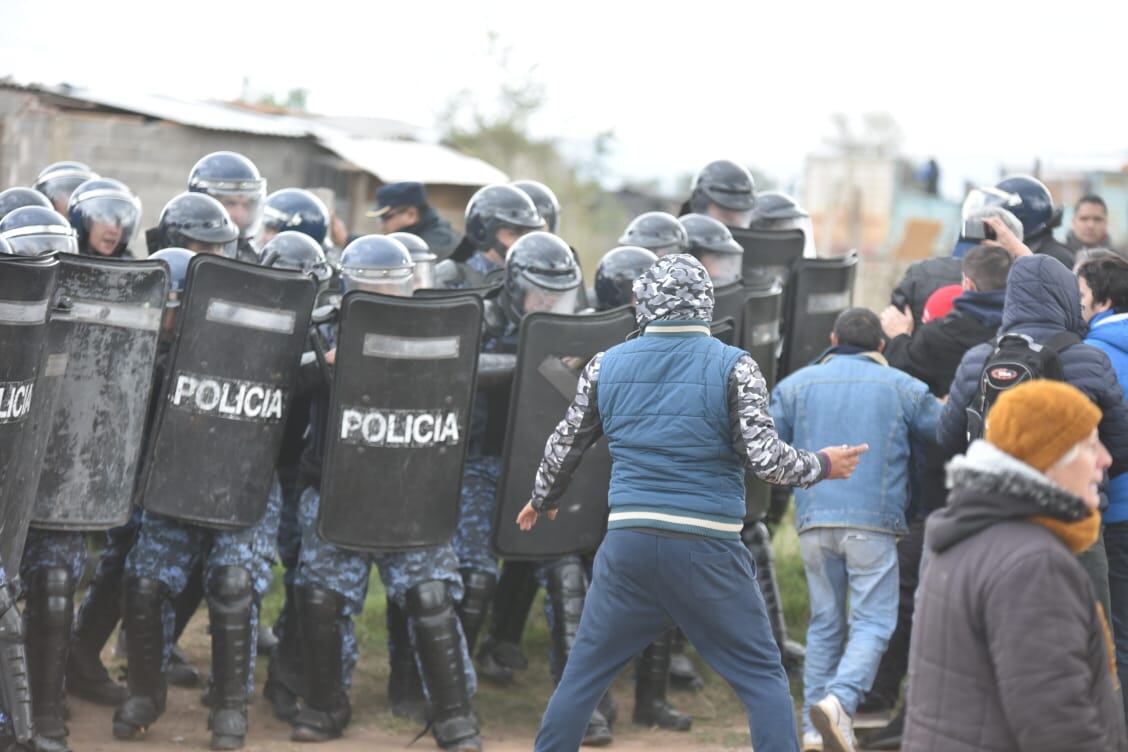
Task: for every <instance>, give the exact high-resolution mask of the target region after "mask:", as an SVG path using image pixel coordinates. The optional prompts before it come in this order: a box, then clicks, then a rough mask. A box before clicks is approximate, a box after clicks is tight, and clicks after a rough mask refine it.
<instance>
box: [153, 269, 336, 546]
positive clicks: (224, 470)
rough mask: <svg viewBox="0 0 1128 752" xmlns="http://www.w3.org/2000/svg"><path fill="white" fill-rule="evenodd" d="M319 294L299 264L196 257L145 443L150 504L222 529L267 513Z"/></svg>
mask: <svg viewBox="0 0 1128 752" xmlns="http://www.w3.org/2000/svg"><path fill="white" fill-rule="evenodd" d="M316 294H317V286H316V284H315V283H314V281H313V280H312V279H311V278H309V277H306V276H303V275H302V274H301V273H300V272H295V271H286V270H281V269H270V268H265V267H261V266H254V265H251V264H244V263H242V262H240V261H233V260H231V259H226V258H221V257H219V256H212V255H199V256H196V257H195V258H193V259H192V263H191V265H190V266H189V267H188V282H187V296H186V298H185V300H184V302H183V303H182V305H181V307H180V313H179V319H178V321H177V332H176V342H175V344H174V346H173V350H172V357H171V358H170V360H169V371H168V376H167V377H166V378H165V380H164V385H163V387H162V393H161V394H160V395H159V397H160V400H161V403H160V408H159V410H158V412H157V417H156V423H155V426H154V428H153V429H152V436H151V437H150V440H149V443H148V446H147V447H146V460H145V463H144V466H145V470H144V477H143V480H142V484H141V499H142V504H143V505H144V507H145V509H147V510H148V511H150V512H155V513H157V514H161V515H164V516H167V517H172V518H174V519H178V520H182V521H184V522H189V523H192V524H196V525H202V526H204V527H212V528H221V529H224V528H243V527H249V526H251V525H253V524H255V523H256V522H258V520H259V519H260V518H261V517H262V515H263V513H264V511H265V509H266V500H267V495H268V493H269V491H270V484H271V479H272V477H273V475H274V464H275V461H276V460H277V457H278V451H279V448H280V447H281V445H282V438H283V434H284V429H285V425H286V417H287V414H288V411H289V406H290V398H291V395H292V392H293V385H294V379H295V377H296V375H297V370H298V366H299V363H300V361H301V356H302V351H303V350H304V349H305V346H306V341H307V336H308V330H309V323H310V314H311V311H312V309H313V304H314V298H315V296H316Z"/></svg>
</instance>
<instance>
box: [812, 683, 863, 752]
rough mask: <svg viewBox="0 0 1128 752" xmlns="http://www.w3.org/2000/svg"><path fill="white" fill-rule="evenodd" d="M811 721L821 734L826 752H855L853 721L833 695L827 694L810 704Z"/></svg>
mask: <svg viewBox="0 0 1128 752" xmlns="http://www.w3.org/2000/svg"><path fill="white" fill-rule="evenodd" d="M811 723H813V724H815V728H817V729H818V730H819V733H820V734H822V740H823V749H824V750H826V752H857V749H858V747H857V742H855V741H854V722H853V720H851V718H850V716H849V715H847V714H846V711H845V710H843V709H842V703H841V702H839V701H838V698H837V697H835V696H834V695H827V696H826V697H824V698H823V699H821V700H819V701H818V702H817V703H815V704H814V705H812V706H811Z"/></svg>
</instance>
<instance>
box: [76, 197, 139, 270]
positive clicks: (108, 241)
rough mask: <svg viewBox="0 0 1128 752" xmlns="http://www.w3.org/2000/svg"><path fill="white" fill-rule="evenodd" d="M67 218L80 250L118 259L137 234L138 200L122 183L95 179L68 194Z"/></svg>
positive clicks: (89, 254) (123, 254) (80, 251)
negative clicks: (76, 236)
mask: <svg viewBox="0 0 1128 752" xmlns="http://www.w3.org/2000/svg"><path fill="white" fill-rule="evenodd" d="M67 217H68V218H69V219H70V223H71V226H72V227H74V231H75V233H76V234H77V235H78V252H79V253H82V254H85V255H87V256H111V257H117V258H120V257H121V256H125V255H126V254H127V253H128V252H129V244H130V242H132V240H133V236H134V235H136V234H137V225H138V223H139V222H140V221H141V201H140V199H138V198H137V197H136V196H135V195H133V193H132V192H131V191H130V190H129V188H128V187H127V186H126V185H125V184H124V183H121V182H119V181H117V180H111V179H109V178H95V179H93V180H87V181H86V182H85V183H82V184H81V185H79V186H78V187H77V188H75V189H74V192H73V193H71V197H70V203H69V204H68V206H67Z"/></svg>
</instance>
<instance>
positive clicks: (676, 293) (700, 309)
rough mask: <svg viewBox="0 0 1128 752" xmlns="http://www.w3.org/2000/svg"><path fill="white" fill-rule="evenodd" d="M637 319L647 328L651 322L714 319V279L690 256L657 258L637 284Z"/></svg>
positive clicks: (677, 254) (706, 320)
mask: <svg viewBox="0 0 1128 752" xmlns="http://www.w3.org/2000/svg"><path fill="white" fill-rule="evenodd" d="M632 289H633V292H634V296H635V301H636V302H635V319H636V320H637V321H638V325H639V327H641V328H643V329H645V328H646V325H647V324H649V323H650V322H651V321H655V320H658V319H662V320H697V321H705V322H711V321H712V320H713V280H711V279H709V272H707V271H705V267H704V266H702V265H701V262H700V261H698V260H697V259H695V258H694V257H693V256H690V255H689V254H688V253H675V254H672V255H669V256H663V257H662V258H660V259H658V261H656V262H655V263H654V265H653V266H651V267H650V268H649V269H647V270H646V271H645V272H643V273H642V275H641V276H640V277H639V278H638V279H636V280H635V281H634V286H633V288H632Z"/></svg>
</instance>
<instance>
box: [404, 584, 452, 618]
mask: <svg viewBox="0 0 1128 752" xmlns="http://www.w3.org/2000/svg"><path fill="white" fill-rule="evenodd" d="M450 605H451V602H450V596H449V594H448V591H447V586H446V583H445V582H443V581H442V580H431V581H430V582H424V583H422V584H420V585H416V586H415V587H413V588H411V589H410V590H408V591H407V607H408V610H409V611H410V612H411V613H413V614H418V615H419V616H435V615H438V614H441V613H442V612H443V611H444V610H445V609H447V608H449V607H450Z"/></svg>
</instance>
